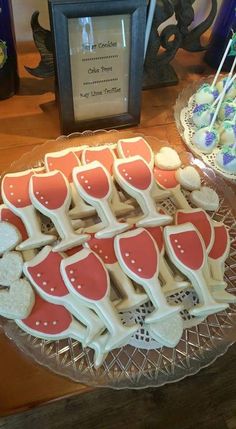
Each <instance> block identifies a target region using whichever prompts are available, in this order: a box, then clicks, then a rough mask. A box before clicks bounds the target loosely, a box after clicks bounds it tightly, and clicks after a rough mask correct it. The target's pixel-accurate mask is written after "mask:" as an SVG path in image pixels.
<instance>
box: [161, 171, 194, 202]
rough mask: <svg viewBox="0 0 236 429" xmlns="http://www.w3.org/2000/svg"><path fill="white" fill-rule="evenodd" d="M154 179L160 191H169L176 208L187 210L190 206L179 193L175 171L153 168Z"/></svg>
mask: <svg viewBox="0 0 236 429" xmlns="http://www.w3.org/2000/svg"><path fill="white" fill-rule="evenodd" d="M154 177H155V180H156V183H157V184H158V186H159V187H160V188H161V189H165V190H169V191H170V193H171V196H172V197H173V199H174V202H175V204H176V206H177V207H178V208H181V209H189V208H191V206H190V205H189V203H188V201H187V200H186V198H185V196H184V195H183V193H182V192H181V189H180V185H179V182H178V181H177V179H176V171H175V170H162V169H160V168H157V167H154Z"/></svg>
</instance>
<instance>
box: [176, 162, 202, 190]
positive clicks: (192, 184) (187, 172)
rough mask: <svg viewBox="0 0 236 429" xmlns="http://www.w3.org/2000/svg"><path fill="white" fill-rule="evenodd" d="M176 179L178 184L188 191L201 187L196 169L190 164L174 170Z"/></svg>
mask: <svg viewBox="0 0 236 429" xmlns="http://www.w3.org/2000/svg"><path fill="white" fill-rule="evenodd" d="M176 179H177V180H178V182H179V184H180V185H181V186H183V188H184V189H187V190H188V191H194V189H200V187H201V177H200V175H199V173H198V172H197V170H195V168H194V167H192V166H191V165H188V166H187V167H184V168H179V169H178V170H177V171H176Z"/></svg>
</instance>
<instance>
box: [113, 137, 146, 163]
mask: <svg viewBox="0 0 236 429" xmlns="http://www.w3.org/2000/svg"><path fill="white" fill-rule="evenodd" d="M117 151H118V154H119V157H120V158H130V157H133V156H136V155H137V156H140V157H141V158H142V159H144V160H145V161H146V162H147V163H148V165H149V167H150V168H151V169H152V168H153V166H154V154H153V151H152V149H151V147H150V146H149V144H148V142H147V141H146V140H145V139H144V138H143V137H141V136H140V137H133V138H128V139H121V140H118V142H117Z"/></svg>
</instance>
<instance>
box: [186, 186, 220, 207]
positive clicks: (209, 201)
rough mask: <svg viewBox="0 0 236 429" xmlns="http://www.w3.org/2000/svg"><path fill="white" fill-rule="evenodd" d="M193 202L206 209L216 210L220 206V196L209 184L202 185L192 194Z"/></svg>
mask: <svg viewBox="0 0 236 429" xmlns="http://www.w3.org/2000/svg"><path fill="white" fill-rule="evenodd" d="M190 200H191V201H192V203H193V204H194V205H195V206H197V207H201V208H202V209H204V210H209V211H216V210H218V208H219V197H218V195H217V193H216V192H215V191H214V190H213V189H211V188H209V187H208V186H202V187H201V189H200V190H199V191H198V190H195V191H193V192H192V193H191V194H190Z"/></svg>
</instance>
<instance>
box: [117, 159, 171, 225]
mask: <svg viewBox="0 0 236 429" xmlns="http://www.w3.org/2000/svg"><path fill="white" fill-rule="evenodd" d="M114 175H115V178H116V180H117V182H118V183H119V185H120V186H121V187H122V188H123V189H124V190H125V191H126V192H127V193H128V194H129V195H131V196H132V197H134V198H135V199H136V200H137V201H138V203H139V205H140V207H141V209H142V211H143V214H144V216H143V217H142V218H141V220H139V221H138V222H137V223H136V225H137V226H158V225H165V224H167V223H170V222H171V220H172V218H171V216H169V215H166V214H161V213H159V212H158V211H157V208H156V205H155V201H154V200H153V198H152V195H151V190H152V188H153V184H154V178H153V173H152V170H151V169H150V167H149V165H148V164H147V162H146V161H144V159H142V158H141V157H140V156H134V157H132V158H128V159H117V160H116V161H115V163H114Z"/></svg>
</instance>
